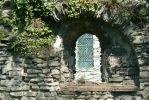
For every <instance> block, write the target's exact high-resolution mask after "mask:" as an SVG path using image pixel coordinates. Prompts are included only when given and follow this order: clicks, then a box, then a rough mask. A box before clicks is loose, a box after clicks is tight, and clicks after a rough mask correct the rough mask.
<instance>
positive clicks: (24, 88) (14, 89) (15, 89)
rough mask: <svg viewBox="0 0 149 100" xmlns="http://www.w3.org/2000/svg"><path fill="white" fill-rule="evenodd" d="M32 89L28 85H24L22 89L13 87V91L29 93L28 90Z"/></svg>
mask: <svg viewBox="0 0 149 100" xmlns="http://www.w3.org/2000/svg"><path fill="white" fill-rule="evenodd" d="M29 89H30V86H28V85H23V86H21V87H19V86H12V87H11V91H13V92H14V91H27V90H29Z"/></svg>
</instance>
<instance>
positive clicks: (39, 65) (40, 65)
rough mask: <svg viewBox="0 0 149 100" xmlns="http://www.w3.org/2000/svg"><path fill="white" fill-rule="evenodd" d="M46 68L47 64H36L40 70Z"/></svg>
mask: <svg viewBox="0 0 149 100" xmlns="http://www.w3.org/2000/svg"><path fill="white" fill-rule="evenodd" d="M47 66H48V64H47V63H43V64H37V67H41V68H43V67H47Z"/></svg>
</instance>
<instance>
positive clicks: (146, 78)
mask: <svg viewBox="0 0 149 100" xmlns="http://www.w3.org/2000/svg"><path fill="white" fill-rule="evenodd" d="M139 81H140V83H144V82H149V77H145V78H141V79H140V80H139Z"/></svg>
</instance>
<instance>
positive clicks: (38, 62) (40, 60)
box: [32, 58, 43, 64]
mask: <svg viewBox="0 0 149 100" xmlns="http://www.w3.org/2000/svg"><path fill="white" fill-rule="evenodd" d="M32 61H33V62H34V63H37V64H41V63H43V60H42V59H40V58H34V59H33V60H32Z"/></svg>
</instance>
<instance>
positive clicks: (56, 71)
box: [51, 69, 60, 75]
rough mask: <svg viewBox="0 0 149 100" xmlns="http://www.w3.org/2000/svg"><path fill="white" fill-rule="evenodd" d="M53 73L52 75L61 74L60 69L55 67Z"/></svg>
mask: <svg viewBox="0 0 149 100" xmlns="http://www.w3.org/2000/svg"><path fill="white" fill-rule="evenodd" d="M51 74H52V75H59V74H60V71H59V70H57V69H54V70H52V71H51Z"/></svg>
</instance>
